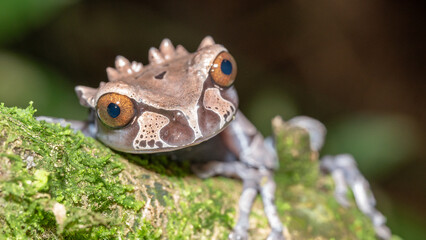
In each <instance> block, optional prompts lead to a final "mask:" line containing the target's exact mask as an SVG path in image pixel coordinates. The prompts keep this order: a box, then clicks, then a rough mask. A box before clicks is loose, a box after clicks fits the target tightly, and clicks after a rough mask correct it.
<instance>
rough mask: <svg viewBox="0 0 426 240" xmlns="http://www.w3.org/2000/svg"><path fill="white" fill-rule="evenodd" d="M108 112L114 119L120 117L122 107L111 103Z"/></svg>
mask: <svg viewBox="0 0 426 240" xmlns="http://www.w3.org/2000/svg"><path fill="white" fill-rule="evenodd" d="M107 112H108V114H109V115H110V116H111V117H112V118H116V117H118V115H120V107H119V106H118V105H117V104H115V103H110V104H108V107H107Z"/></svg>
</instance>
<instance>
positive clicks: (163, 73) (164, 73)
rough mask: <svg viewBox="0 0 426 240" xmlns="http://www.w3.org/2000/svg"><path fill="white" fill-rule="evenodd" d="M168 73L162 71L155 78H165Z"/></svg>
mask: <svg viewBox="0 0 426 240" xmlns="http://www.w3.org/2000/svg"><path fill="white" fill-rule="evenodd" d="M166 73H167V71H164V72H162V73H160V74H158V75H156V76H155V77H154V78H155V79H163V78H164V75H166Z"/></svg>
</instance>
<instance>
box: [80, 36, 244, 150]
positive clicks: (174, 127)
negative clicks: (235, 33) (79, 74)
mask: <svg viewBox="0 0 426 240" xmlns="http://www.w3.org/2000/svg"><path fill="white" fill-rule="evenodd" d="M149 61H150V63H149V64H148V65H145V66H143V65H142V64H141V63H138V62H134V61H133V62H130V61H129V60H127V59H126V58H124V57H122V56H117V58H116V60H115V68H110V67H109V68H107V75H108V82H101V83H100V86H99V87H98V88H90V87H85V86H77V87H76V88H75V90H76V93H77V95H78V97H79V99H80V103H81V104H82V105H83V106H85V107H89V108H90V109H92V110H93V111H94V112H95V115H96V120H95V124H96V129H97V130H96V131H97V132H96V137H97V138H98V139H99V140H101V141H102V142H103V143H105V144H106V145H108V146H110V147H111V148H113V149H116V150H119V151H123V152H131V153H154V152H165V151H173V150H177V149H181V148H185V147H188V146H191V145H195V144H198V143H200V142H203V141H206V140H208V139H210V138H212V137H213V136H215V135H216V134H218V133H220V132H221V131H222V130H223V129H224V128H225V127H226V126H227V125H228V124H229V123H230V122H231V121H232V120H233V119H234V116H235V113H236V111H237V107H238V97H237V93H236V90H235V88H234V86H233V82H234V80H235V77H236V73H237V65H236V63H235V60H234V59H233V57H232V56H231V55H230V54H229V53H228V51H227V50H226V49H225V48H224V47H223V46H222V45H219V44H216V43H215V42H214V41H213V39H212V38H211V37H209V36H208V37H205V38H204V39H203V40H202V41H201V44H200V46H199V47H198V49H197V51H196V52H194V53H189V52H188V51H187V50H186V49H185V48H184V47H182V46H181V45H178V46H176V48H175V47H174V46H173V45H172V43H171V42H170V40H168V39H164V40H163V41H162V42H161V45H160V47H159V49H156V48H151V49H150V50H149Z"/></svg>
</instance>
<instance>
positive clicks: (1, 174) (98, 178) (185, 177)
mask: <svg viewBox="0 0 426 240" xmlns="http://www.w3.org/2000/svg"><path fill="white" fill-rule="evenodd" d="M34 112H35V110H34V109H33V108H32V107H31V106H29V107H28V108H27V109H18V108H7V107H4V106H3V105H1V106H0V235H1V237H0V239H1V238H6V239H7V238H10V239H25V238H53V239H62V238H69V239H99V238H102V239H111V238H117V237H121V238H129V239H135V238H137V239H163V238H166V239H226V236H227V235H228V233H229V232H230V230H231V229H232V226H233V225H234V221H235V220H234V219H235V216H236V214H237V213H236V209H237V203H238V198H239V195H240V193H241V184H240V182H239V181H237V180H233V179H227V178H221V177H216V178H211V179H208V180H201V179H198V178H197V177H195V176H193V175H191V174H190V172H189V170H188V169H189V168H188V165H187V164H186V163H176V162H171V161H169V160H168V159H167V158H165V157H164V156H149V155H140V156H136V155H130V154H120V153H116V152H114V151H111V150H110V149H109V148H107V147H105V146H104V145H102V144H101V143H99V142H97V141H96V140H94V139H91V138H86V137H84V136H83V135H82V134H81V133H74V132H73V131H72V130H71V129H69V128H62V127H60V126H58V125H54V124H47V123H44V122H38V121H36V120H34V118H33V114H34ZM275 125H276V127H275V132H276V134H277V146H278V151H279V155H280V159H281V160H280V163H281V168H280V170H279V171H278V172H277V175H276V179H277V186H278V189H277V206H278V210H279V212H280V215H281V219H282V221H283V222H284V223H285V225H286V226H287V228H288V230H287V231H286V233H285V234H286V235H287V237H288V239H309V238H311V239H374V238H375V237H374V231H373V228H372V226H371V224H370V222H369V220H368V219H367V218H366V217H365V216H363V215H362V214H361V213H360V212H359V211H358V210H357V209H356V207H355V205H354V204H353V206H351V207H350V208H348V209H345V208H342V207H340V206H339V205H338V204H337V202H336V201H335V200H334V198H333V194H332V191H333V183H332V181H331V179H330V178H329V177H327V176H321V175H320V174H319V172H318V163H317V161H318V160H317V156H316V154H315V153H311V151H309V146H308V138H307V135H306V133H305V132H304V131H302V130H300V129H294V128H290V127H288V126H286V125H285V123H283V122H279V121H278V122H276V124H275ZM251 221H252V224H251V229H250V235H251V237H252V239H264V238H265V237H266V236H267V234H268V232H269V227H268V224H267V221H266V218H265V217H264V215H263V209H262V205H261V202H260V201H256V203H255V205H254V209H253V214H252V217H251Z"/></svg>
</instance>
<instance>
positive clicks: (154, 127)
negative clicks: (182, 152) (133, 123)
mask: <svg viewBox="0 0 426 240" xmlns="http://www.w3.org/2000/svg"><path fill="white" fill-rule="evenodd" d="M169 122H170V120H169V118H167V117H165V116H163V115H161V114H158V113H154V112H148V111H147V112H144V113H142V115H141V116H140V117H139V118H138V124H139V132H138V134H137V136H136V137H135V139H134V140H133V148H134V149H136V150H143V149H150V150H151V149H157V148H164V147H172V146H170V145H169V144H167V143H165V142H164V141H163V140H162V139H161V137H160V131H161V129H162V128H163V127H165V126H166V125H167V124H169Z"/></svg>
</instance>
